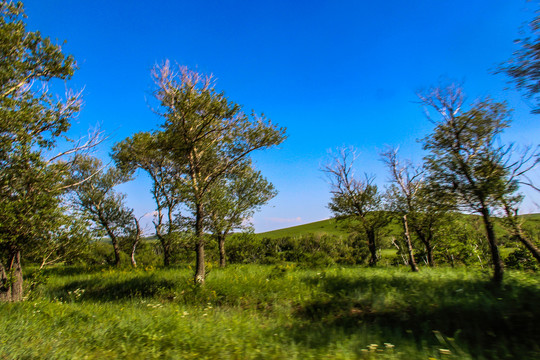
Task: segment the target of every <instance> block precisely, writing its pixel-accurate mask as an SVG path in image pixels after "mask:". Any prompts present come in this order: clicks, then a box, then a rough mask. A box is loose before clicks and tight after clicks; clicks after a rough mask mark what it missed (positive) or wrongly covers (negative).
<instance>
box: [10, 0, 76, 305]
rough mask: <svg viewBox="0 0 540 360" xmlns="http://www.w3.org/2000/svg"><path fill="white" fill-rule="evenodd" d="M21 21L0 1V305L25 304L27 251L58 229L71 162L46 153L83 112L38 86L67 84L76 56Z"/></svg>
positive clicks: (72, 100)
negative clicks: (5, 302)
mask: <svg viewBox="0 0 540 360" xmlns="http://www.w3.org/2000/svg"><path fill="white" fill-rule="evenodd" d="M23 19H24V12H23V6H22V4H21V3H17V4H14V3H12V2H10V1H5V0H3V1H1V2H0V69H1V71H0V300H8V301H10V300H12V301H17V300H21V299H22V295H23V294H22V289H23V287H22V284H23V277H22V264H21V257H22V255H24V252H25V251H28V250H29V249H33V248H36V244H37V243H39V242H43V241H46V240H47V237H48V236H50V235H51V234H54V233H55V232H56V231H55V230H57V229H60V228H61V226H62V221H60V219H62V216H61V215H62V213H63V209H62V207H61V199H60V195H61V194H62V192H63V189H64V185H63V183H64V179H65V176H66V175H67V174H68V166H69V163H65V162H58V161H57V160H58V159H59V156H60V155H61V154H58V155H56V156H49V157H47V154H50V153H51V152H52V151H53V149H55V145H56V142H57V140H58V139H59V138H63V137H65V135H64V134H65V132H66V131H67V130H68V129H69V127H70V120H71V118H72V117H73V116H74V114H75V113H77V112H78V110H79V106H80V100H79V96H78V94H67V96H66V99H65V100H57V99H56V97H54V96H53V94H51V93H50V92H49V91H48V90H47V87H46V86H43V85H45V84H46V83H47V82H48V81H50V80H52V79H60V80H67V79H69V78H70V77H71V76H72V75H73V72H74V70H75V62H74V60H73V58H72V57H71V56H66V55H64V54H63V53H62V49H61V47H60V46H59V45H56V44H53V43H52V42H51V41H50V39H49V38H45V37H42V35H41V34H40V33H39V32H30V31H27V30H26V27H25V24H24V21H23ZM73 151H74V150H73ZM64 155H66V153H64Z"/></svg>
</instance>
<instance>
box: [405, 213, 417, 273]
mask: <svg viewBox="0 0 540 360" xmlns="http://www.w3.org/2000/svg"><path fill="white" fill-rule="evenodd" d="M402 224H403V235H405V243H407V252H408V254H409V265H410V266H411V271H413V272H416V271H418V266H417V265H416V261H415V260H414V251H413V247H412V243H411V235H410V234H409V225H408V222H407V215H403V218H402Z"/></svg>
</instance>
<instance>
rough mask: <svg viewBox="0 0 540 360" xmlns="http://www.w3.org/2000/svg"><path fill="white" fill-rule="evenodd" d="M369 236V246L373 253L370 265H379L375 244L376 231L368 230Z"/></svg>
mask: <svg viewBox="0 0 540 360" xmlns="http://www.w3.org/2000/svg"><path fill="white" fill-rule="evenodd" d="M367 238H368V248H369V252H370V254H371V259H369V266H376V265H377V246H376V244H375V232H374V231H367Z"/></svg>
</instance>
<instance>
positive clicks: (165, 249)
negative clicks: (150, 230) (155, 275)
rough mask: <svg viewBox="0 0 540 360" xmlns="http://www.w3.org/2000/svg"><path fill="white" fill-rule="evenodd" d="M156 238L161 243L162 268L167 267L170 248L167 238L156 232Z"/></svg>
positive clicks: (169, 258) (169, 260)
mask: <svg viewBox="0 0 540 360" xmlns="http://www.w3.org/2000/svg"><path fill="white" fill-rule="evenodd" d="M156 236H157V238H158V239H159V242H160V243H161V248H162V249H163V266H169V265H170V264H171V247H170V240H169V236H163V235H162V234H161V233H158V232H157V231H156Z"/></svg>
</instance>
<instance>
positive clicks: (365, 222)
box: [322, 148, 390, 266]
mask: <svg viewBox="0 0 540 360" xmlns="http://www.w3.org/2000/svg"><path fill="white" fill-rule="evenodd" d="M356 158H357V154H356V152H355V150H354V149H352V148H343V149H340V151H339V153H338V154H335V155H332V159H331V160H330V162H329V163H328V164H327V165H325V166H324V168H323V169H322V171H323V172H325V173H326V175H327V176H328V179H329V181H330V186H331V193H332V198H331V200H330V203H329V204H328V207H329V209H330V211H332V213H333V214H334V215H335V216H336V217H337V219H338V220H342V221H343V220H346V221H347V224H348V227H349V228H350V229H351V230H355V231H358V232H359V233H361V234H362V235H364V236H365V238H366V239H367V243H368V248H369V252H370V254H371V258H370V261H369V264H370V265H371V266H375V265H377V260H378V257H377V243H378V241H379V237H380V233H381V231H382V230H383V228H384V227H385V226H386V225H387V224H388V223H389V222H390V217H389V216H388V213H387V212H386V211H385V210H386V209H385V203H384V196H383V194H381V192H380V191H379V190H378V188H377V185H375V184H373V180H374V178H373V177H369V176H367V175H366V177H365V179H364V180H360V179H358V178H356V177H355V174H354V169H353V163H354V161H355V159H356Z"/></svg>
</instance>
